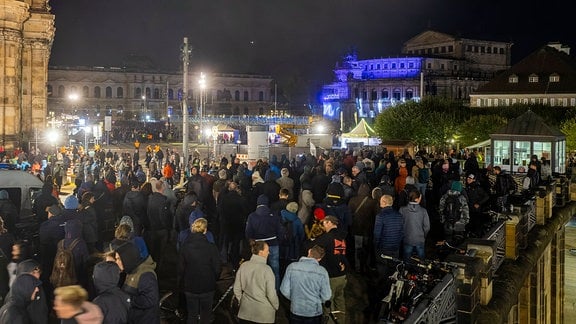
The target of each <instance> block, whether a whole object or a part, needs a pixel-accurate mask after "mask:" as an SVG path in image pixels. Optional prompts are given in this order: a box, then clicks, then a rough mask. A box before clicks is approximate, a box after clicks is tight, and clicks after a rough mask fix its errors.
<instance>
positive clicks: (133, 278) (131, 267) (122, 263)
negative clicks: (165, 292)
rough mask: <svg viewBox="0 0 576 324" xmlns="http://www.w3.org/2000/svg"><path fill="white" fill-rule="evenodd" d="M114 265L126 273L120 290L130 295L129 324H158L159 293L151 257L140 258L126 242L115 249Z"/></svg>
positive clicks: (133, 246)
mask: <svg viewBox="0 0 576 324" xmlns="http://www.w3.org/2000/svg"><path fill="white" fill-rule="evenodd" d="M116 263H117V264H118V267H119V268H120V270H122V271H124V272H125V273H126V279H125V280H124V283H123V285H122V290H123V291H124V292H126V293H127V294H129V295H130V301H131V308H130V311H129V313H128V323H130V324H136V323H137V324H148V323H150V324H159V323H160V309H159V301H160V296H159V295H160V292H159V289H158V279H157V277H156V273H155V272H154V270H155V269H156V263H155V262H154V260H153V259H152V257H151V256H148V257H147V258H146V259H142V258H140V251H139V250H138V247H136V245H134V244H133V243H132V242H126V243H124V244H122V245H121V246H119V247H118V248H117V249H116Z"/></svg>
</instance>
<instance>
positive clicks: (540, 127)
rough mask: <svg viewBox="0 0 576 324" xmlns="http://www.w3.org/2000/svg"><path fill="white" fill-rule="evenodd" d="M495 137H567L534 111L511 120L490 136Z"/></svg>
mask: <svg viewBox="0 0 576 324" xmlns="http://www.w3.org/2000/svg"><path fill="white" fill-rule="evenodd" d="M494 135H509V136H510V135H517V136H518V135H519V136H532V137H538V136H540V137H542V136H546V137H550V136H552V137H565V135H564V133H562V132H561V131H560V130H558V129H556V128H554V127H550V126H548V125H546V123H544V120H543V119H542V117H540V116H538V115H537V114H536V113H534V112H533V111H532V110H528V111H527V112H525V113H524V114H522V115H520V116H518V117H517V118H514V119H512V120H510V122H508V124H507V125H506V126H504V127H502V128H500V129H499V130H498V131H496V132H494V133H492V134H490V137H493V136H494Z"/></svg>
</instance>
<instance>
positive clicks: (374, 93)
mask: <svg viewBox="0 0 576 324" xmlns="http://www.w3.org/2000/svg"><path fill="white" fill-rule="evenodd" d="M354 94H355V98H356V99H360V91H359V89H354ZM368 94H370V96H368ZM413 97H414V89H412V88H408V89H406V90H405V91H404V99H406V100H410V99H412V98H413ZM368 98H370V101H377V100H390V99H391V98H390V91H389V90H388V89H382V90H381V91H380V97H378V90H377V89H372V90H371V91H370V93H368V91H367V90H366V89H364V90H362V100H363V101H367V100H368ZM392 99H394V100H401V99H402V90H401V89H398V88H396V89H394V90H392Z"/></svg>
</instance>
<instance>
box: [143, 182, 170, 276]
mask: <svg viewBox="0 0 576 324" xmlns="http://www.w3.org/2000/svg"><path fill="white" fill-rule="evenodd" d="M152 191H153V192H152V194H150V196H149V197H148V209H147V212H146V214H147V216H148V224H149V226H150V227H149V228H145V230H146V231H145V232H144V240H145V241H146V245H147V246H148V249H149V251H150V255H152V259H154V261H156V262H157V263H158V266H160V265H161V264H162V256H163V252H164V250H165V248H166V245H167V243H168V238H169V234H170V229H171V228H172V215H171V214H170V208H169V202H168V198H166V196H164V195H163V194H162V191H164V185H163V183H162V181H160V180H158V181H156V182H154V183H152Z"/></svg>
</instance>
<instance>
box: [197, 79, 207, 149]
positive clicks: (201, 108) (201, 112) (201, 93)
mask: <svg viewBox="0 0 576 324" xmlns="http://www.w3.org/2000/svg"><path fill="white" fill-rule="evenodd" d="M198 84H199V85H200V111H199V117H200V139H199V141H200V143H204V141H203V139H204V136H203V134H202V119H203V116H202V115H203V109H204V103H203V100H204V89H205V88H206V76H205V75H204V72H200V80H198Z"/></svg>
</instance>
